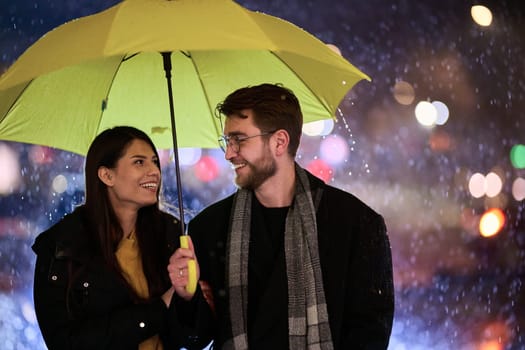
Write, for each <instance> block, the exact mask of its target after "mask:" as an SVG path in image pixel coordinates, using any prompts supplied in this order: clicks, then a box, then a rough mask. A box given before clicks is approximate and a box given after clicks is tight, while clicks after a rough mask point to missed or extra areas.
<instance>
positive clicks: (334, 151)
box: [320, 135, 349, 165]
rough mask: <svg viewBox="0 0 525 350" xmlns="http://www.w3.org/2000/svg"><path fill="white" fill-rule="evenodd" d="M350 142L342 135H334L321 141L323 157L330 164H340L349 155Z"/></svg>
mask: <svg viewBox="0 0 525 350" xmlns="http://www.w3.org/2000/svg"><path fill="white" fill-rule="evenodd" d="M348 153H349V149H348V143H347V141H346V140H345V139H343V138H342V137H341V136H338V135H333V136H330V137H327V138H326V139H324V140H323V141H322V142H321V146H320V154H321V158H322V159H323V160H325V161H326V162H327V163H328V164H330V165H338V164H340V163H342V162H343V161H345V160H346V159H347V157H348Z"/></svg>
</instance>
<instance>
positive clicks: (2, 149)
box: [0, 143, 21, 195]
mask: <svg viewBox="0 0 525 350" xmlns="http://www.w3.org/2000/svg"><path fill="white" fill-rule="evenodd" d="M20 183H21V177H20V164H19V162H18V155H17V154H16V152H15V151H14V150H12V149H11V147H9V146H8V145H6V144H4V143H0V195H5V194H9V193H13V192H14V191H16V189H17V188H18V186H19V185H20Z"/></svg>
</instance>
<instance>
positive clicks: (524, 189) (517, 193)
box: [512, 177, 525, 202]
mask: <svg viewBox="0 0 525 350" xmlns="http://www.w3.org/2000/svg"><path fill="white" fill-rule="evenodd" d="M512 196H513V197H514V199H515V200H517V201H518V202H519V201H522V200H524V199H525V179H524V178H522V177H518V178H516V179H515V180H514V182H513V183H512Z"/></svg>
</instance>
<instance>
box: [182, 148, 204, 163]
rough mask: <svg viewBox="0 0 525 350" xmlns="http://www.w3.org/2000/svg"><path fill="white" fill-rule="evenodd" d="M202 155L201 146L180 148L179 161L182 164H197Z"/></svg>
mask: <svg viewBox="0 0 525 350" xmlns="http://www.w3.org/2000/svg"><path fill="white" fill-rule="evenodd" d="M201 156H202V149H201V148H180V149H179V163H180V165H182V166H192V165H195V164H196V163H197V162H198V161H199V159H201Z"/></svg>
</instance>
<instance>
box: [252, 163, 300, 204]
mask: <svg viewBox="0 0 525 350" xmlns="http://www.w3.org/2000/svg"><path fill="white" fill-rule="evenodd" d="M254 192H255V196H256V197H257V199H258V200H259V202H260V203H261V204H262V205H263V206H265V207H267V208H281V207H288V206H290V205H291V204H292V201H293V197H294V193H295V163H292V164H291V165H287V166H285V167H282V168H280V169H279V170H278V171H277V173H276V174H275V175H273V176H272V177H271V178H269V179H268V180H266V181H265V182H264V183H263V184H262V185H261V186H259V187H258V188H257V189H255V191H254Z"/></svg>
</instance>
